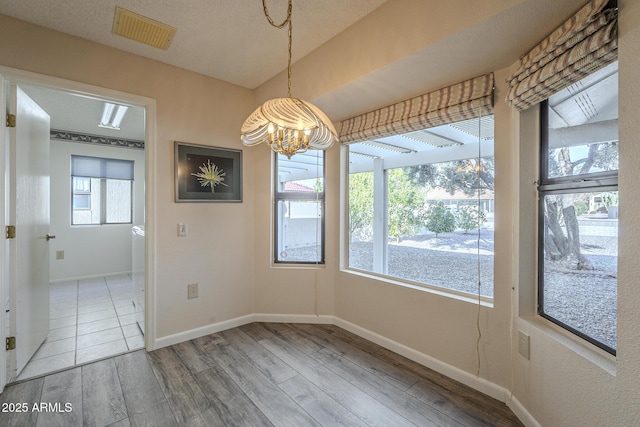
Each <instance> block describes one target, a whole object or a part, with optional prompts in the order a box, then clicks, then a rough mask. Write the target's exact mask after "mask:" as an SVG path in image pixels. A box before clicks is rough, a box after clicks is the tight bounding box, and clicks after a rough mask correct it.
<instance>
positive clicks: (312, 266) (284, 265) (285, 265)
mask: <svg viewBox="0 0 640 427" xmlns="http://www.w3.org/2000/svg"><path fill="white" fill-rule="evenodd" d="M271 268H281V269H285V270H322V269H324V268H326V264H296V263H287V262H278V263H275V262H271Z"/></svg>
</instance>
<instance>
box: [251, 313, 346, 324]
mask: <svg viewBox="0 0 640 427" xmlns="http://www.w3.org/2000/svg"><path fill="white" fill-rule="evenodd" d="M253 321H254V322H263V323H313V324H322V325H334V324H335V317H334V316H316V315H314V314H268V313H255V314H254V315H253Z"/></svg>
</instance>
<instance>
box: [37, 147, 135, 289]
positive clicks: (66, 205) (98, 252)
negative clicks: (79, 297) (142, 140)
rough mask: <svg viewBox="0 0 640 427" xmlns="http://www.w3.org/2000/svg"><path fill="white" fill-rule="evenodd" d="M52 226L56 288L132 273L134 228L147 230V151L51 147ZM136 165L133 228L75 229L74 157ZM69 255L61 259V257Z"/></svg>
mask: <svg viewBox="0 0 640 427" xmlns="http://www.w3.org/2000/svg"><path fill="white" fill-rule="evenodd" d="M50 148H51V154H50V157H51V169H50V176H51V181H50V188H51V203H50V206H51V226H50V232H51V234H54V235H55V236H56V238H55V240H52V241H51V242H50V243H49V248H50V253H49V266H50V267H49V275H50V279H51V281H52V282H62V281H68V280H77V279H80V278H92V277H100V276H110V275H114V274H128V273H131V259H132V252H131V247H132V246H131V244H132V243H131V227H132V226H133V225H139V224H144V189H145V185H144V176H145V167H144V166H145V164H144V163H145V153H144V150H139V149H131V148H119V147H111V146H104V145H97V144H80V143H76V142H69V141H56V140H52V141H51V147H50ZM72 155H81V156H92V157H103V158H110V159H123V160H132V161H133V162H134V184H133V203H134V205H133V214H134V217H133V223H132V224H105V225H86V226H85V225H83V226H72V225H71V156H72ZM58 251H64V258H63V259H58V257H57V256H56V252H58Z"/></svg>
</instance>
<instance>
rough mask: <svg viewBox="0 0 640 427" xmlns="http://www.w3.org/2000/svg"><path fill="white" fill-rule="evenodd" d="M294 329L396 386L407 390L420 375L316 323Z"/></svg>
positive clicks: (297, 326)
mask: <svg viewBox="0 0 640 427" xmlns="http://www.w3.org/2000/svg"><path fill="white" fill-rule="evenodd" d="M292 327H293V328H294V330H296V331H297V332H298V333H299V334H301V335H302V336H304V337H306V338H307V339H309V340H314V341H316V342H317V343H318V344H321V345H322V346H323V347H325V348H327V349H329V350H331V351H333V352H335V353H336V354H339V355H341V356H342V357H344V358H346V359H347V360H349V361H351V362H353V363H355V364H357V365H359V366H361V367H362V368H364V369H368V370H369V371H370V372H372V373H374V374H376V375H378V376H380V377H381V378H383V379H384V380H386V381H387V382H389V383H391V384H393V385H395V386H396V387H398V388H400V389H402V390H407V389H408V388H410V387H411V386H413V385H414V384H415V383H416V382H418V380H419V377H417V376H416V375H414V374H413V373H411V372H408V371H406V370H404V369H400V368H398V367H396V366H393V365H390V364H388V363H385V362H383V361H382V360H380V359H379V358H378V357H376V356H375V355H373V354H371V352H370V351H367V350H364V349H361V348H357V347H354V346H353V345H351V344H349V343H347V342H346V341H344V340H342V339H340V338H338V337H336V336H334V335H333V334H331V333H328V332H327V331H326V329H325V328H321V327H316V325H292Z"/></svg>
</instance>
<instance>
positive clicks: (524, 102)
mask: <svg viewBox="0 0 640 427" xmlns="http://www.w3.org/2000/svg"><path fill="white" fill-rule="evenodd" d="M617 29H618V9H617V2H616V1H611V0H592V1H591V2H589V3H588V4H587V5H585V6H584V7H582V9H580V10H579V11H578V12H577V13H576V14H575V15H574V16H572V17H571V18H570V19H568V20H567V21H565V23H564V24H562V26H560V27H559V28H558V29H556V30H555V31H554V32H553V33H551V34H550V35H549V36H548V37H547V38H545V39H544V40H543V41H542V42H541V43H540V44H538V45H537V46H536V47H534V48H533V49H532V50H531V51H530V52H529V53H527V54H526V55H525V56H523V57H522V58H521V59H520V66H519V67H518V70H517V71H516V72H515V73H514V74H513V75H512V76H511V77H510V78H509V79H508V80H507V83H508V84H509V92H508V94H507V98H506V101H507V102H508V103H509V104H511V105H513V106H514V107H515V108H517V109H518V110H520V111H522V110H525V109H527V108H529V107H530V106H532V105H535V104H537V103H539V102H541V101H543V100H545V99H547V98H549V96H551V95H553V94H554V93H556V92H558V91H560V90H562V89H564V88H566V87H567V86H570V85H571V84H573V83H575V82H577V81H578V80H580V79H582V78H583V77H585V76H587V75H589V74H591V73H593V72H594V71H596V70H598V69H600V68H602V67H604V66H605V65H608V64H610V63H612V62H614V61H616V60H617V58H618V31H617Z"/></svg>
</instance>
